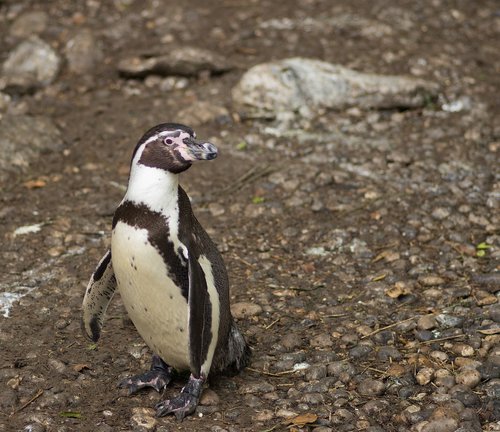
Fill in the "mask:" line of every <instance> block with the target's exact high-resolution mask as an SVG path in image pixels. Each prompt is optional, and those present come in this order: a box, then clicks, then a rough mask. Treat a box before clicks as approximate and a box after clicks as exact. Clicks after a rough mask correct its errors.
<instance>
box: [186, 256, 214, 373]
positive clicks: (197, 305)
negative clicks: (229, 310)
mask: <svg viewBox="0 0 500 432" xmlns="http://www.w3.org/2000/svg"><path fill="white" fill-rule="evenodd" d="M188 254H189V257H188V267H189V269H188V275H189V295H188V304H189V353H190V363H191V373H192V374H193V375H194V376H195V377H196V378H200V376H201V369H202V365H203V366H205V367H206V368H207V367H208V368H207V369H208V370H210V365H204V363H205V362H206V360H207V354H208V349H209V346H210V342H211V341H212V332H211V320H212V316H211V314H212V310H211V309H212V308H211V304H210V298H209V295H208V288H207V280H206V275H205V273H204V272H203V269H202V267H201V265H200V263H199V261H198V259H197V258H196V253H195V251H194V250H192V249H191V250H189V252H188Z"/></svg>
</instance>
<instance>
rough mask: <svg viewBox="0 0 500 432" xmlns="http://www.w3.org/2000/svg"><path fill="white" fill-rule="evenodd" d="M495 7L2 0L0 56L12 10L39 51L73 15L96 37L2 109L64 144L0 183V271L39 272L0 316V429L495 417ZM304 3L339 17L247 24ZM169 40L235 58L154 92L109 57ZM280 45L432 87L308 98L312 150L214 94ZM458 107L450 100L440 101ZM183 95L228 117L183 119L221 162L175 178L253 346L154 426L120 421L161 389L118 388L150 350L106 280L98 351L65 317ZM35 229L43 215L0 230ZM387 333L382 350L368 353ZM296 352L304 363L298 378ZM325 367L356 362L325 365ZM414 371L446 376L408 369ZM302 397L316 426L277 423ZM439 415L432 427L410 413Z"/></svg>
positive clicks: (461, 421) (490, 424) (9, 43)
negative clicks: (39, 17) (359, 103)
mask: <svg viewBox="0 0 500 432" xmlns="http://www.w3.org/2000/svg"><path fill="white" fill-rule="evenodd" d="M499 6H500V5H499V4H498V2H496V1H494V0H491V1H474V2H472V1H470V2H467V1H459V0H456V1H452V0H449V1H444V0H433V1H426V2H414V1H406V0H403V1H397V2H396V1H393V2H391V1H383V0H376V1H372V0H370V1H355V2H353V1H347V0H345V1H343V0H335V1H328V0H326V1H323V0H308V1H291V0H288V1H285V2H273V1H238V0H236V1H220V2H215V1H211V2H206V1H196V0H188V1H185V2H172V1H168V0H164V1H157V0H147V1H134V0H115V1H111V0H110V1H107V2H97V1H93V0H88V1H86V2H67V1H63V0H53V1H36V0H31V1H27V0H20V1H16V2H14V1H5V0H4V1H0V15H3V17H4V18H3V20H2V26H1V27H0V41H1V43H0V60H1V61H3V60H5V58H6V57H7V55H8V53H9V51H10V50H11V49H13V47H15V45H16V44H17V43H18V42H19V39H16V38H15V37H13V36H12V34H11V26H12V23H13V22H14V21H15V20H16V19H17V18H18V17H19V16H20V15H21V14H22V13H25V12H26V11H43V12H46V14H47V15H48V16H49V17H50V18H49V21H48V24H47V26H46V28H45V29H44V30H43V32H42V33H41V34H40V37H41V38H43V39H44V40H45V41H47V42H48V43H49V44H50V45H51V46H53V47H54V48H55V49H56V50H57V51H58V52H60V53H63V52H64V46H65V44H66V42H67V40H68V39H69V38H70V37H71V36H72V35H73V34H74V33H75V32H76V31H78V30H79V29H82V28H87V29H90V31H91V32H92V33H93V35H94V36H95V38H96V40H97V41H99V44H100V46H101V49H102V52H103V58H102V60H101V61H100V62H99V63H98V65H97V66H96V67H95V69H94V70H93V71H91V72H87V73H85V74H77V73H74V72H71V71H69V70H68V68H67V67H65V65H63V66H62V69H61V72H60V74H59V76H58V77H57V79H56V80H55V81H54V83H52V84H50V85H49V86H47V87H44V88H43V89H41V90H38V91H36V92H34V93H31V94H22V95H13V96H12V99H11V101H10V104H11V107H12V109H13V110H18V111H19V112H22V113H24V114H29V115H34V116H43V117H48V118H50V119H52V120H53V121H54V122H55V124H56V125H57V126H58V128H59V129H60V131H61V133H62V138H63V142H64V149H63V150H61V151H60V152H52V153H48V154H42V155H41V156H40V158H39V159H38V160H36V161H35V162H34V163H32V164H31V165H30V167H29V170H27V171H26V170H25V171H24V172H23V173H18V174H15V175H11V176H10V177H9V180H8V181H7V182H5V183H4V184H3V185H2V194H1V196H0V199H1V208H0V234H1V238H2V251H1V258H2V264H3V265H2V267H3V270H2V273H3V277H5V279H4V281H3V283H2V286H3V287H7V288H9V287H11V288H12V289H14V288H16V287H17V288H19V287H20V286H25V287H30V288H33V287H34V288H35V289H34V290H32V291H31V292H30V294H28V295H27V296H25V297H23V298H22V299H21V301H20V302H18V303H16V304H15V305H14V306H13V308H12V309H11V311H10V316H9V317H8V318H5V317H0V344H1V357H0V382H1V384H0V385H1V388H2V390H1V391H2V396H1V397H0V406H1V410H0V431H18V430H27V431H28V430H29V431H34V432H35V431H44V430H46V431H101V432H104V431H120V430H123V431H124V430H153V429H155V428H156V430H158V431H170V430H185V431H206V430H211V431H223V430H232V431H270V430H289V429H292V430H306V431H309V430H311V431H312V430H317V431H318V432H321V431H327V430H336V431H337V430H338V431H343V430H368V431H370V430H371V431H407V430H408V431H410V430H424V431H425V430H428V431H430V430H445V431H447V430H449V431H453V430H460V429H459V427H463V428H465V429H461V430H463V431H466V430H467V431H468V430H471V431H474V430H479V431H480V430H481V428H484V429H483V430H500V429H494V428H495V427H496V426H495V422H498V421H500V418H499V416H500V407H499V404H498V400H499V399H498V397H499V395H500V384H499V378H500V377H499V376H498V370H499V367H500V363H495V362H496V361H497V360H498V359H499V358H500V350H499V346H500V340H499V336H498V334H497V332H496V330H495V329H496V328H497V327H498V325H497V324H496V323H498V321H499V315H500V312H499V310H498V290H499V289H500V287H499V286H498V270H499V264H498V257H499V253H498V248H499V246H500V242H499V235H498V234H499V233H498V220H499V212H498V193H499V181H498V151H499V149H500V122H499V119H500V116H499V114H500V109H499V108H500V104H499V101H500V99H499V97H498V94H499V88H500V86H499V84H500V55H499V50H498V47H499V46H500V38H499V35H500V9H499ZM306 17H308V18H314V19H325V18H329V17H336V18H338V21H336V24H334V25H331V26H325V27H324V28H319V29H318V28H316V27H314V28H311V27H308V26H307V25H296V26H295V27H294V28H293V29H291V30H290V29H281V28H278V27H279V26H277V27H276V26H275V27H272V26H271V27H270V26H265V25H264V26H263V25H262V23H264V22H268V21H270V20H274V19H275V20H280V19H283V18H290V19H293V20H295V21H294V22H297V23H301V22H302V23H304V22H305V23H307V21H306ZM160 18H162V19H160ZM165 18H167V19H165ZM384 29H385V30H384ZM183 45H191V46H196V47H199V48H204V49H209V50H211V51H213V52H216V53H220V54H222V55H223V56H224V57H225V58H226V60H227V61H228V62H229V63H230V64H231V65H232V66H233V68H232V69H231V70H230V71H229V72H227V73H224V74H220V75H214V76H209V75H207V74H200V76H198V77H193V78H189V79H188V80H187V86H186V88H181V89H173V90H169V91H164V90H161V89H160V88H159V87H158V86H157V85H154V83H153V84H150V81H148V80H130V79H125V78H122V77H120V76H119V74H118V72H117V66H116V65H117V64H118V62H119V60H120V59H122V58H124V57H126V56H130V55H134V54H138V53H144V52H163V53H168V51H169V50H170V49H173V48H176V47H181V46H183ZM61 55H62V54H61ZM292 56H304V57H312V58H319V59H322V60H326V61H329V62H332V63H338V64H342V65H344V66H347V67H350V68H353V69H356V70H360V71H363V72H371V73H380V74H413V75H417V76H419V77H422V78H426V79H429V80H432V81H435V82H437V83H438V84H439V85H440V87H441V89H442V90H441V95H442V96H441V99H440V100H439V101H437V102H435V103H433V104H430V105H429V106H426V107H423V108H422V109H414V110H397V109H395V110H382V111H376V110H373V111H370V112H361V111H359V110H355V109H351V110H347V111H344V112H335V113H327V114H325V117H324V119H323V120H322V121H323V123H322V122H321V121H319V122H317V123H314V124H313V125H311V129H312V130H310V131H312V132H315V130H314V128H315V127H317V128H319V129H321V131H327V132H328V131H332V130H335V134H332V137H333V138H332V140H331V141H330V142H326V143H325V142H314V140H301V139H298V138H296V137H287V136H277V137H276V136H269V135H266V134H265V133H264V132H263V125H262V124H258V123H256V122H251V121H240V120H239V118H238V116H237V115H234V114H235V113H233V111H232V105H231V92H230V90H231V88H232V87H233V86H234V85H235V84H236V83H237V81H238V79H239V78H240V77H241V75H242V73H243V72H244V71H245V70H247V69H248V68H250V67H251V66H253V65H255V64H258V63H262V62H266V61H270V60H275V59H281V58H285V57H292ZM464 98H465V99H464ZM456 100H467V101H468V104H469V105H468V108H464V109H460V110H457V112H450V111H446V110H442V109H441V106H442V104H445V103H450V102H453V101H456ZM200 101H201V102H208V103H209V104H214V105H217V106H223V107H226V108H227V110H228V112H229V114H228V115H226V116H222V117H220V116H219V117H216V118H212V119H209V120H208V121H205V122H198V123H201V124H195V125H191V126H194V128H195V129H196V132H197V135H198V136H199V137H203V138H209V139H212V140H213V141H214V142H215V143H216V144H217V145H218V146H219V148H220V156H219V157H218V158H217V159H216V160H215V161H213V162H210V163H200V164H199V165H196V166H194V167H192V168H191V169H190V170H189V171H187V172H186V173H185V174H183V176H182V179H181V182H182V184H183V185H184V186H185V188H186V190H187V191H188V193H189V194H190V196H191V197H192V198H193V208H194V211H195V213H196V214H197V216H198V218H199V219H200V221H201V222H202V224H203V225H204V227H206V229H207V231H208V232H209V233H210V235H211V236H212V238H213V239H214V241H215V242H216V243H217V244H218V245H219V247H220V249H221V251H222V252H223V256H224V259H225V261H226V265H227V268H228V271H229V274H230V279H231V287H232V288H231V289H232V291H231V297H232V302H233V303H240V304H241V303H242V302H244V303H248V304H247V306H246V307H247V309H248V310H249V311H248V310H243V311H242V310H240V311H239V318H238V323H239V326H240V328H241V329H242V332H243V333H244V334H245V337H246V338H247V339H248V341H249V342H250V344H251V345H252V347H253V361H252V365H251V366H250V367H249V368H248V369H247V370H246V371H244V372H243V373H241V374H240V375H238V376H236V377H233V378H221V379H219V380H216V381H215V382H214V383H213V384H212V385H211V387H210V388H211V390H213V391H214V392H215V395H214V394H210V395H211V396H212V397H216V398H218V399H219V400H218V401H216V402H213V401H212V402H211V401H210V400H209V401H207V402H206V404H205V405H204V406H202V407H201V409H200V411H199V412H198V413H197V414H196V415H195V416H193V417H191V418H189V419H186V420H185V421H184V422H183V423H179V422H177V421H176V420H175V419H174V418H169V417H167V418H161V419H156V420H155V421H156V423H155V425H153V426H151V425H148V424H140V422H139V423H138V421H137V418H139V417H140V416H141V415H142V416H143V417H144V416H145V418H146V419H150V418H151V417H150V416H151V414H152V413H153V411H149V409H150V408H152V407H154V405H155V403H157V402H158V401H159V400H160V398H161V396H160V395H158V394H156V393H155V392H154V391H151V392H148V391H145V392H143V393H140V394H138V395H136V396H132V397H128V396H126V395H125V394H123V392H122V391H121V390H119V389H117V388H116V383H117V382H118V381H119V380H120V379H121V378H122V377H124V376H126V375H129V374H135V373H138V372H139V371H141V370H143V369H145V368H147V367H148V364H149V361H150V352H149V351H148V349H147V348H146V347H145V345H144V344H143V342H142V340H141V338H140V336H139V335H138V334H137V332H136V331H135V329H134V327H133V325H132V324H131V322H130V321H129V320H128V319H127V317H126V313H125V310H124V308H123V306H122V304H121V301H120V298H119V296H116V297H115V299H114V300H113V302H112V305H111V307H110V309H109V311H108V318H107V321H106V323H105V326H104V332H103V336H102V338H101V340H100V341H99V343H98V344H97V346H95V345H92V344H90V343H89V342H88V341H87V340H86V339H85V338H84V337H83V335H82V333H81V331H80V314H81V302H82V298H83V293H84V290H85V286H86V284H87V281H88V279H89V277H90V275H91V273H92V272H93V270H94V268H95V265H96V263H97V262H98V261H99V259H100V258H101V256H102V255H103V253H104V252H105V250H106V248H107V245H108V243H109V230H110V225H111V219H112V214H113V211H114V209H115V208H116V206H117V204H118V203H119V201H120V200H121V198H122V196H123V193H124V186H125V185H126V182H127V176H128V164H129V160H130V156H131V152H132V150H133V148H134V146H135V144H136V142H137V140H138V138H139V137H140V136H141V135H142V133H143V132H144V131H146V130H147V129H148V128H149V127H151V126H153V125H155V124H158V123H162V122H166V121H176V120H178V113H179V111H180V110H182V109H184V108H186V107H188V106H190V105H193V104H196V103H198V102H200ZM195 122H196V121H195ZM325 125H327V126H328V127H326V126H325ZM264 126H265V125H264ZM29 140H30V137H29V136H26V137H25V141H26V142H29ZM245 173H247V174H248V175H247V176H244V174H245ZM32 224H41V230H40V231H39V232H36V233H29V234H25V235H14V234H13V233H14V231H15V230H16V229H17V228H18V227H21V226H26V225H32ZM481 245H482V246H481ZM243 309H245V308H244V307H243ZM428 314H433V317H438V315H439V316H444V318H442V317H441V318H439V319H438V320H437V321H436V322H434V324H432V325H429V326H427V325H426V324H425V323H423V322H422V321H421V320H420V318H421V317H422V316H426V315H428ZM447 317H448V318H447ZM449 317H452V318H456V319H457V321H456V322H452V323H449V322H448V321H446V320H447V319H451V318H449ZM433 319H434V318H433ZM386 326H388V328H387V329H385V330H384V328H385V327H386ZM426 332H427V333H426ZM433 340H434V342H433ZM364 347H366V351H364V350H365V348H364ZM388 347H390V349H391V350H392V349H395V350H396V351H390V350H389V353H391V352H392V353H393V354H388V355H386V356H384V355H383V353H384V352H386V351H387V350H388V349H389V348H388ZM464 347H465V348H464ZM467 347H469V348H470V349H471V350H472V351H467V350H468V349H469V348H467ZM384 349H385V350H386V351H384ZM381 352H382V354H381ZM395 352H396V354H395ZM435 352H440V353H444V355H443V356H441V354H439V355H438V354H433V355H431V354H432V353H435ZM457 358H458V359H462V360H458V361H457ZM463 359H465V360H463ZM473 361H476V362H478V363H477V364H473V365H472V369H474V367H475V368H476V369H474V370H476V371H479V374H480V378H479V381H478V382H477V383H474V384H471V383H470V382H469V381H464V380H465V378H460V377H461V375H460V374H461V373H462V372H463V371H464V370H466V369H467V368H466V367H465V366H467V365H469V366H470V364H471V362H473ZM342 362H344V363H342ZM301 363H307V364H309V365H311V367H309V368H308V369H304V370H298V371H295V372H294V370H293V367H294V366H297V364H301ZM339 364H348V365H349V367H351V366H352V368H354V369H353V371H354V372H353V371H352V370H351V369H349V368H347V369H348V370H347V369H346V370H343V372H341V373H339V372H338V370H337V369H336V368H337V367H338V366H339ZM423 367H428V368H430V369H431V370H432V371H434V374H436V373H437V372H436V371H437V370H445V371H448V372H449V375H450V376H451V377H452V378H454V379H455V381H453V383H452V385H449V386H447V385H444V384H441V381H439V380H438V378H436V377H437V375H436V377H435V378H432V379H430V380H429V381H428V382H425V380H422V381H421V380H419V379H417V373H418V371H419V370H420V369H421V368H423ZM464 367H465V369H464ZM350 371H351V372H350ZM342 374H343V375H342ZM433 376H434V375H433ZM436 380H437V381H436ZM374 383H375V384H374ZM379 383H381V385H382V387H383V388H379V386H378V384H379ZM370 385H371V386H372V387H370ZM181 386H182V380H179V381H176V382H175V383H174V386H173V387H171V388H169V389H168V390H167V392H166V396H171V395H172V394H174V393H175V392H177V391H179V389H180V388H181ZM367 386H368V389H367V388H366V387H367ZM457 386H459V388H458V387H457ZM401 389H406V392H402V391H401ZM310 395H314V396H310ZM317 395H319V396H317ZM464 395H465V396H464ZM471 398H472V399H471ZM339 401H340V402H339ZM454 401H455V402H454ZM456 401H458V402H456ZM370 403H371V404H370ZM412 406H416V407H417V408H418V409H417V408H411V409H409V408H408V407H412ZM137 408H142V409H143V411H138V410H137ZM412 410H413V411H412ZM436 410H438V411H437V413H436ZM439 410H441V411H439ZM304 413H309V414H311V415H313V416H317V419H316V418H314V417H309V420H308V421H307V422H306V423H307V424H306V425H301V424H300V421H297V422H296V423H295V424H292V425H291V426H289V425H287V420H286V419H287V418H291V419H293V418H294V417H295V416H296V415H299V414H304ZM410 413H419V415H420V417H418V416H417V417H415V415H416V414H415V415H414V416H413V417H412V416H411V415H410ZM439 413H441V414H439ZM443 413H444V414H443ZM439 415H441V417H439ZM134 416H135V420H134ZM439 418H441V419H443V418H444V419H448V418H449V419H451V420H450V422H451V423H449V424H451V426H449V427H448V429H446V428H445V426H443V429H425V427H428V428H430V426H428V425H429V424H430V423H431V422H432V421H433V420H436V419H439ZM422 422H423V423H422ZM425 422H428V423H425ZM453 422H454V423H453ZM418 424H420V426H419V427H420V429H417V426H416V425H418ZM426 425H427V426H426ZM25 428H26V429H25ZM467 428H468V429H467ZM499 428H500V426H499Z"/></svg>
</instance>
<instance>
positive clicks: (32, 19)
mask: <svg viewBox="0 0 500 432" xmlns="http://www.w3.org/2000/svg"><path fill="white" fill-rule="evenodd" d="M48 21H49V16H48V15H47V14H46V13H45V12H43V11H29V12H25V13H22V14H21V15H19V16H18V17H17V18H16V19H15V21H14V22H13V23H12V26H11V27H10V34H11V35H12V36H14V37H18V38H26V37H29V36H32V35H36V34H40V33H42V32H43V31H44V30H45V29H46V28H47V23H48Z"/></svg>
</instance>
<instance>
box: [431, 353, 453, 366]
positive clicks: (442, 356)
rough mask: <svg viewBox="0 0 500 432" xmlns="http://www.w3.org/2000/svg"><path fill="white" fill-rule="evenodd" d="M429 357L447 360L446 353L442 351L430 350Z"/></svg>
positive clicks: (443, 361)
mask: <svg viewBox="0 0 500 432" xmlns="http://www.w3.org/2000/svg"><path fill="white" fill-rule="evenodd" d="M429 357H431V358H432V359H434V360H436V361H438V362H442V363H445V362H447V361H448V358H449V356H448V354H446V353H445V352H444V351H431V353H430V354H429Z"/></svg>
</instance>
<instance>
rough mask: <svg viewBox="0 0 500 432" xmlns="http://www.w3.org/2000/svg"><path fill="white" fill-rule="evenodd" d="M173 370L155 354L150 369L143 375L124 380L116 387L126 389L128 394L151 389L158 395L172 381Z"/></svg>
mask: <svg viewBox="0 0 500 432" xmlns="http://www.w3.org/2000/svg"><path fill="white" fill-rule="evenodd" d="M172 374H173V369H172V368H171V367H170V366H168V365H167V364H166V363H165V362H164V361H163V360H162V359H161V358H160V356H158V355H157V354H154V355H153V359H152V362H151V369H150V370H149V371H147V372H145V373H143V374H139V375H134V376H133V377H130V378H125V379H124V380H122V381H120V382H119V383H118V387H120V388H126V389H128V394H129V395H131V394H133V393H136V392H137V391H139V390H140V389H143V388H145V387H152V388H154V389H155V390H156V391H157V392H158V393H160V392H161V391H163V390H164V389H165V387H167V385H168V384H169V383H170V381H172Z"/></svg>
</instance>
